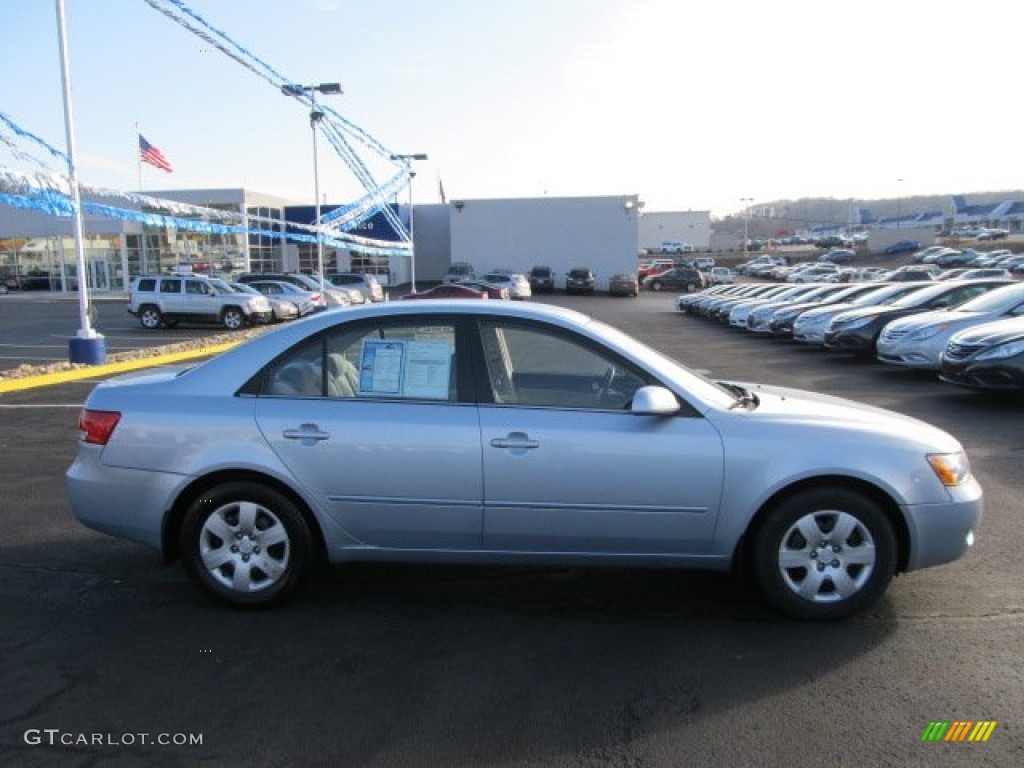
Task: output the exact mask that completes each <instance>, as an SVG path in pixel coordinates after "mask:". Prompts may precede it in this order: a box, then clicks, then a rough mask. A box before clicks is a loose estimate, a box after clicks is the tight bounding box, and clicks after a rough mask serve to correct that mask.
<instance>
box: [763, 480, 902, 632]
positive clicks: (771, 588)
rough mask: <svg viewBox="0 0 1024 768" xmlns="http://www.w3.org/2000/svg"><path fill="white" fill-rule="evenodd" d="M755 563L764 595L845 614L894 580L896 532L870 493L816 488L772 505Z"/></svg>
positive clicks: (787, 605) (809, 612)
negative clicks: (868, 494) (816, 538)
mask: <svg viewBox="0 0 1024 768" xmlns="http://www.w3.org/2000/svg"><path fill="white" fill-rule="evenodd" d="M837 529H839V530H837ZM812 533H813V536H810V538H814V537H818V539H819V540H818V541H811V540H808V536H807V535H805V534H808V535H809V534H812ZM784 553H785V554H784ZM753 569H754V574H755V577H756V579H757V582H758V585H759V586H760V588H761V591H762V592H763V593H764V595H765V597H766V598H767V599H768V601H769V602H771V603H772V604H773V605H774V606H775V607H776V608H778V609H779V610H780V611H782V612H783V613H786V614H788V615H790V616H793V617H795V618H799V619H815V620H834V619H842V618H846V617H848V616H852V615H853V614H855V613H858V612H859V611H862V610H863V609H865V608H866V607H867V606H869V605H871V604H872V603H874V602H875V601H876V600H878V598H880V597H881V596H882V594H883V593H884V592H885V590H886V588H887V587H888V586H889V582H890V581H892V577H893V574H894V573H895V570H896V535H895V533H894V532H893V527H892V523H891V522H890V521H889V519H888V517H886V515H885V513H884V512H883V511H882V510H881V509H880V508H879V506H878V505H877V504H876V503H875V502H873V501H871V500H870V499H869V498H867V497H866V496H864V495H862V494H859V493H857V492H855V491H851V490H848V489H846V488H811V489H808V490H806V491H802V492H800V493H798V494H796V495H794V496H791V497H790V498H788V499H786V500H784V501H782V502H781V503H780V504H778V505H777V506H776V507H775V508H774V509H772V510H771V512H769V514H768V517H767V519H766V520H765V521H764V523H763V525H761V527H760V529H759V530H758V532H757V536H756V538H755V540H754V546H753Z"/></svg>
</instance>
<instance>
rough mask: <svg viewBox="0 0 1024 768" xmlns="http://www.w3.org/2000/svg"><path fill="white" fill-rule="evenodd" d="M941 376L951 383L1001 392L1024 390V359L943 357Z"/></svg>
mask: <svg viewBox="0 0 1024 768" xmlns="http://www.w3.org/2000/svg"><path fill="white" fill-rule="evenodd" d="M939 378H940V379H942V380H943V381H945V382H948V383H949V384H958V385H959V386H962V387H970V388H971V389H984V390H992V391H999V392H1021V391H1024V360H1021V359H1020V358H1004V359H1001V360H979V361H973V362H972V361H970V360H967V361H962V362H951V361H949V360H947V359H946V358H943V359H942V365H941V369H940V374H939Z"/></svg>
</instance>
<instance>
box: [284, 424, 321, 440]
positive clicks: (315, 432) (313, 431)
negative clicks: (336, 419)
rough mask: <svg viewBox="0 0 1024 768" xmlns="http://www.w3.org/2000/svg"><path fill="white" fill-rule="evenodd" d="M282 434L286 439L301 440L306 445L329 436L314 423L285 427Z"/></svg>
mask: <svg viewBox="0 0 1024 768" xmlns="http://www.w3.org/2000/svg"><path fill="white" fill-rule="evenodd" d="M282 434H283V435H284V436H285V438H287V439H288V440H301V441H302V442H303V443H304V444H306V445H313V444H314V443H316V442H317V441H319V440H327V439H328V438H330V436H331V435H330V433H329V432H323V431H321V429H320V427H318V426H317V425H316V424H303V425H301V426H300V427H299V428H298V429H286V430H285V431H284V432H283V433H282Z"/></svg>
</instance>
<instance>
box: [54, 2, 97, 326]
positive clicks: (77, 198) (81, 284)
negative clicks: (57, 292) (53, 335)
mask: <svg viewBox="0 0 1024 768" xmlns="http://www.w3.org/2000/svg"><path fill="white" fill-rule="evenodd" d="M57 32H58V36H59V38H60V78H61V83H62V86H63V90H64V129H65V132H66V133H67V143H68V177H69V179H70V181H71V198H72V200H73V201H74V208H75V262H76V263H77V265H78V317H79V322H80V323H81V328H80V329H79V331H78V336H79V338H83V339H94V338H97V333H96V331H94V330H93V329H92V327H91V324H90V323H89V288H88V285H87V283H88V279H87V275H86V272H85V247H84V245H83V244H82V240H83V234H82V195H81V191H80V190H79V188H78V172H77V170H76V169H75V128H74V117H73V115H72V110H71V77H70V74H69V66H68V54H67V46H68V42H67V36H66V35H65V32H64V0H57Z"/></svg>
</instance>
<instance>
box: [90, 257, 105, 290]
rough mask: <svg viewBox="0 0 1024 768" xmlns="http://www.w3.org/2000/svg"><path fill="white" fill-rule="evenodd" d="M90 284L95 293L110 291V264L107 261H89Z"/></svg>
mask: <svg viewBox="0 0 1024 768" xmlns="http://www.w3.org/2000/svg"><path fill="white" fill-rule="evenodd" d="M89 283H90V286H91V287H92V289H93V290H94V291H109V290H110V264H109V263H108V262H107V260H106V259H89Z"/></svg>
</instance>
